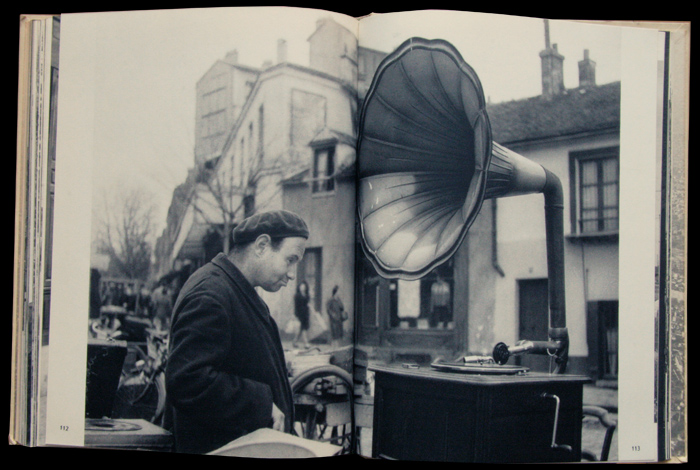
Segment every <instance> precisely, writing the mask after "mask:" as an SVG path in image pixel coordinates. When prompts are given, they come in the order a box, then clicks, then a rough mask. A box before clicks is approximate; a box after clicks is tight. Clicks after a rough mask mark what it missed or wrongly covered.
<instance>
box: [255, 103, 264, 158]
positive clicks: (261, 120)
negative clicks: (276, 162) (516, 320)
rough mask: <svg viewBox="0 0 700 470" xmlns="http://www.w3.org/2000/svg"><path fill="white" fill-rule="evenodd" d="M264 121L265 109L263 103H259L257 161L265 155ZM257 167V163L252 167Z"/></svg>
mask: <svg viewBox="0 0 700 470" xmlns="http://www.w3.org/2000/svg"><path fill="white" fill-rule="evenodd" d="M264 123H265V109H264V108H263V105H260V108H258V161H261V160H262V158H263V155H265V134H264V133H263V130H264V129H265V126H264ZM257 167H258V165H257V164H255V165H254V168H257Z"/></svg>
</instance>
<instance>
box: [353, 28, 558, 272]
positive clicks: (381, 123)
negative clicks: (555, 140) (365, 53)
mask: <svg viewBox="0 0 700 470" xmlns="http://www.w3.org/2000/svg"><path fill="white" fill-rule="evenodd" d="M358 155H359V157H358V164H359V176H360V187H359V197H358V211H359V215H360V223H361V228H362V236H363V238H364V240H363V242H364V247H365V250H366V252H367V254H368V255H369V258H370V260H371V261H372V262H373V264H374V265H375V267H376V268H377V270H378V271H379V272H380V273H381V274H383V275H384V276H385V277H390V278H392V277H400V278H403V279H417V278H420V277H422V276H424V275H425V274H427V273H428V272H430V271H431V270H432V269H433V268H435V267H436V266H438V265H439V264H441V263H443V262H444V261H446V260H447V259H448V258H449V257H450V256H452V255H453V254H454V252H455V251H456V250H457V248H459V245H460V244H461V242H462V240H463V239H464V237H465V235H466V233H467V231H468V230H469V227H470V225H471V224H472V222H473V221H474V219H475V218H476V215H477V214H478V213H479V210H480V208H481V205H482V202H483V200H484V199H485V198H489V197H499V196H504V195H511V194H518V193H528V192H537V191H541V190H542V188H543V186H544V183H545V170H544V169H543V168H542V167H541V166H540V165H538V164H536V163H534V162H531V161H530V160H527V159H525V158H524V157H522V156H520V155H518V154H516V153H514V152H511V151H510V150H508V149H506V148H504V147H501V146H500V145H498V144H496V143H494V142H492V140H491V126H490V124H489V119H488V116H487V114H486V103H485V100H484V94H483V91H482V88H481V83H480V82H479V78H478V77H477V75H476V73H475V72H474V70H473V69H472V68H471V67H470V66H469V65H468V64H467V63H466V62H465V61H464V60H463V59H462V57H461V55H460V54H459V52H458V51H457V50H456V49H455V48H454V47H453V46H452V45H451V44H450V43H448V42H445V41H442V40H433V41H428V40H425V39H422V38H413V39H409V40H408V41H406V42H404V43H403V44H402V45H401V46H399V48H398V49H397V50H396V51H394V52H393V53H392V54H390V55H389V56H387V57H386V58H385V59H384V61H383V62H382V63H381V64H380V66H379V68H378V69H377V72H376V74H375V76H374V80H373V82H372V85H371V87H370V89H369V91H368V93H367V97H366V99H365V102H364V105H363V109H362V114H361V122H360V135H359V139H358Z"/></svg>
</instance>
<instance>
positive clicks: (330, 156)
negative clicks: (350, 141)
mask: <svg viewBox="0 0 700 470" xmlns="http://www.w3.org/2000/svg"><path fill="white" fill-rule="evenodd" d="M333 173H335V147H325V148H319V149H316V150H315V151H314V167H313V182H312V185H311V191H312V192H314V193H319V192H324V191H333V190H334V189H335V180H334V179H333Z"/></svg>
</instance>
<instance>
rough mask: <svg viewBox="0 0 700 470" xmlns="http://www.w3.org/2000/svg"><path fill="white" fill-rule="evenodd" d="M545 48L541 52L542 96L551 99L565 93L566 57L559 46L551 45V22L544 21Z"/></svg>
mask: <svg viewBox="0 0 700 470" xmlns="http://www.w3.org/2000/svg"><path fill="white" fill-rule="evenodd" d="M544 42H545V48H544V50H543V51H541V52H540V58H541V60H542V95H544V96H545V97H546V98H551V97H552V96H554V95H558V94H560V93H563V92H564V90H565V88H564V56H563V55H561V54H559V51H558V50H557V45H556V44H552V45H551V46H550V44H549V21H548V20H544Z"/></svg>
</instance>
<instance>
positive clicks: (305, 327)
mask: <svg viewBox="0 0 700 470" xmlns="http://www.w3.org/2000/svg"><path fill="white" fill-rule="evenodd" d="M309 300H310V296H309V284H308V283H307V282H306V281H301V282H300V283H299V285H297V290H296V292H295V293H294V316H295V317H296V319H297V320H299V331H297V335H296V337H295V338H294V342H293V346H294V347H295V348H297V347H299V340H303V341H304V348H305V349H309V328H310V326H311V318H310V317H311V312H310V311H309Z"/></svg>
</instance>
